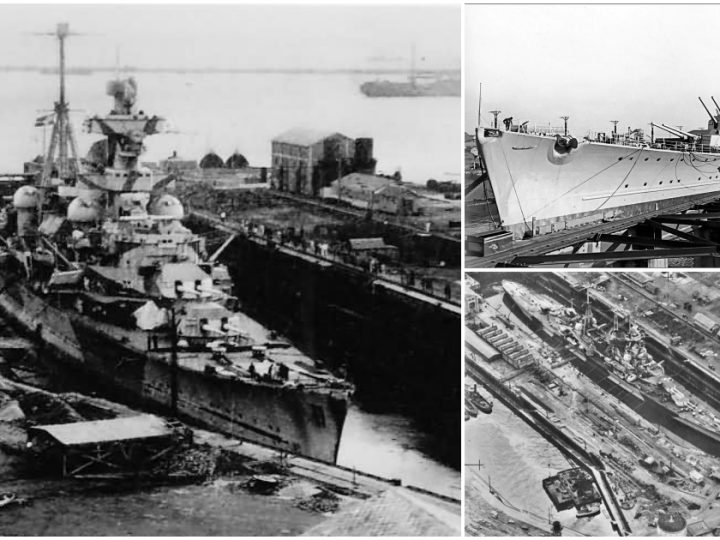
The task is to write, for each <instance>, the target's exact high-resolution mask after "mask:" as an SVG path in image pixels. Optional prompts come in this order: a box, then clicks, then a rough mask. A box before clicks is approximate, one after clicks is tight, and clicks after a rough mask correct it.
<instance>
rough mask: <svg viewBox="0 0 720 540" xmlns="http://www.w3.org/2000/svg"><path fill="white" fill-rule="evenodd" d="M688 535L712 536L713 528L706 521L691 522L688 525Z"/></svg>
mask: <svg viewBox="0 0 720 540" xmlns="http://www.w3.org/2000/svg"><path fill="white" fill-rule="evenodd" d="M687 535H688V536H712V535H713V530H712V529H711V528H710V527H709V526H708V524H707V523H705V522H704V521H696V522H695V523H689V524H688V526H687Z"/></svg>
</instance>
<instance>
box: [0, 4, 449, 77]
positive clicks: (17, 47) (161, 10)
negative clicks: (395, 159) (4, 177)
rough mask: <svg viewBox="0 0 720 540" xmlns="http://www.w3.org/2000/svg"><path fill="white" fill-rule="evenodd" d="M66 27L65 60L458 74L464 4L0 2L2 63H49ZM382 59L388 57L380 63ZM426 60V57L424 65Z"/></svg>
mask: <svg viewBox="0 0 720 540" xmlns="http://www.w3.org/2000/svg"><path fill="white" fill-rule="evenodd" d="M62 21H67V22H69V23H70V26H71V29H72V30H73V31H76V32H82V33H87V34H88V35H86V36H77V37H73V38H72V39H71V40H70V41H69V42H68V56H69V60H68V64H69V65H71V66H72V65H89V66H101V65H102V66H114V65H115V58H116V48H117V47H119V50H120V62H121V64H129V65H136V66H141V67H155V66H168V67H183V66H187V67H193V68H198V67H240V68H246V67H271V68H276V67H281V68H283V67H284V68H292V67H303V68H372V67H377V68H409V64H410V60H409V59H410V51H411V47H412V44H413V43H415V44H416V51H417V58H418V65H420V66H423V65H425V66H427V67H428V68H448V69H459V68H460V7H459V6H452V5H450V6H446V5H435V6H433V5H423V6H402V5H398V6H381V5H371V6H370V5H369V6H361V5H345V6H332V5H308V6H298V5H286V6H283V5H265V6H263V5H255V6H252V5H215V6H201V5H195V6H193V5H154V6H149V5H111V4H106V5H69V6H62V5H40V6H32V5H2V6H0V65H26V64H32V65H37V64H39V65H48V64H52V63H53V61H54V59H55V44H54V43H52V40H51V39H50V38H42V37H39V36H35V35H32V33H33V32H45V31H52V30H53V29H54V28H55V26H56V23H58V22H62ZM383 58H384V59H383ZM422 58H424V59H425V60H421V59H422Z"/></svg>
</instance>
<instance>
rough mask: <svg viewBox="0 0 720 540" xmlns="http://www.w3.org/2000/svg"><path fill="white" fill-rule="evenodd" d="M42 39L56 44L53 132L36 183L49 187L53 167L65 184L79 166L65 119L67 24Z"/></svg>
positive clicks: (68, 121)
mask: <svg viewBox="0 0 720 540" xmlns="http://www.w3.org/2000/svg"><path fill="white" fill-rule="evenodd" d="M45 35H50V36H54V37H56V38H57V40H58V44H59V74H60V89H59V97H58V100H57V101H56V102H55V107H54V121H53V129H52V134H51V136H50V144H49V145H48V147H47V153H46V154H45V162H44V165H43V172H42V177H41V179H40V185H41V186H43V187H49V186H50V185H51V176H53V172H54V171H53V166H56V170H57V178H58V181H59V182H65V181H66V180H68V179H70V178H72V177H73V175H74V174H76V173H77V172H78V171H79V170H80V162H79V161H78V157H77V144H76V142H75V134H74V133H73V129H72V125H71V124H70V118H69V116H68V112H69V111H70V107H69V105H68V103H67V101H66V100H65V38H67V36H69V35H72V34H71V33H70V26H69V25H68V23H59V24H58V25H57V29H56V31H55V32H53V33H48V34H45ZM56 154H57V159H56Z"/></svg>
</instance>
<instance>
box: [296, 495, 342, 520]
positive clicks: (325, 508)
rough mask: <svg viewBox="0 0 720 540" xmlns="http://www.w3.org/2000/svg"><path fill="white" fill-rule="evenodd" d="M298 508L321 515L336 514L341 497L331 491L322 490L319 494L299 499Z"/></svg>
mask: <svg viewBox="0 0 720 540" xmlns="http://www.w3.org/2000/svg"><path fill="white" fill-rule="evenodd" d="M296 506H297V507H298V508H302V509H303V510H307V511H308V512H318V513H320V514H326V513H332V512H336V511H337V509H338V508H339V506H340V497H338V496H337V495H335V494H334V493H332V492H331V491H327V490H325V489H320V490H318V492H317V493H314V494H313V495H311V496H309V497H305V498H304V499H299V500H298V501H297V503H296Z"/></svg>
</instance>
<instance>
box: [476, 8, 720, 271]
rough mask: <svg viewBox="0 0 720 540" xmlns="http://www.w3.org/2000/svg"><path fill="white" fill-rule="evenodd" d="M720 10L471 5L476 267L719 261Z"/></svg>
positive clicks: (696, 264) (706, 264)
mask: <svg viewBox="0 0 720 540" xmlns="http://www.w3.org/2000/svg"><path fill="white" fill-rule="evenodd" d="M719 15H720V8H719V7H718V6H717V5H692V6H687V5H684V4H675V5H671V4H667V5H665V4H663V5H653V4H642V5H623V4H613V5H609V4H588V5H583V4H572V5H565V4H552V5H550V4H534V5H517V4H516V5H503V4H495V5H482V4H474V5H467V6H466V8H465V16H464V28H465V38H466V39H465V45H464V49H465V59H464V77H465V97H464V102H465V113H464V123H465V143H464V145H465V154H466V179H465V192H466V199H465V208H466V246H467V252H466V263H467V267H468V268H470V269H472V268H490V267H498V266H521V267H526V266H544V267H563V266H571V267H592V266H624V267H627V266H633V267H660V268H666V267H677V266H682V267H701V268H704V267H714V266H717V261H718V236H717V234H716V230H717V218H718V214H717V206H716V205H717V201H718V198H720V129H719V127H718V121H719V120H720V105H719V103H720V101H719V100H720V90H718V88H719V86H718V85H719V84H720V81H719V80H718V78H717V77H716V76H715V75H714V73H713V71H712V69H711V68H709V66H712V64H713V62H714V55H715V53H714V37H713V35H712V33H710V32H704V31H702V30H699V28H701V27H702V21H711V20H715V19H717V17H718V16H719Z"/></svg>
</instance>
